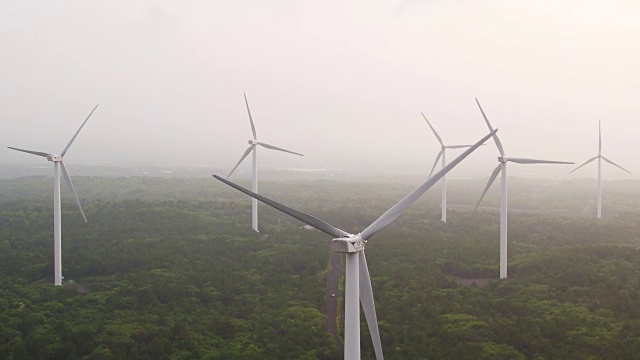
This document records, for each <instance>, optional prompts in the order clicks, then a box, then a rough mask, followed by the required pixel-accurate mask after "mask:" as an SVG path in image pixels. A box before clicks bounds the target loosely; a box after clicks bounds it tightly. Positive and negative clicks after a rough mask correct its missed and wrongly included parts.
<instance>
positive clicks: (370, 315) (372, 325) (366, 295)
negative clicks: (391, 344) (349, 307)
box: [358, 251, 384, 360]
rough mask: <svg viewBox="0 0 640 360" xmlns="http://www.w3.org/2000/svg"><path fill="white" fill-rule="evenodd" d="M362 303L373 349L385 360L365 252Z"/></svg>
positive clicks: (361, 274)
mask: <svg viewBox="0 0 640 360" xmlns="http://www.w3.org/2000/svg"><path fill="white" fill-rule="evenodd" d="M358 256H360V261H359V263H360V276H359V277H360V303H361V304H362V311H363V312H364V317H365V319H366V320H367V326H368V327H369V334H371V341H372V342H373V349H374V350H375V353H376V359H377V360H383V359H384V355H383V354H382V342H381V341H380V331H379V330H378V317H377V316H376V307H375V305H374V303H373V289H372V288H371V278H370V277H369V267H368V266H367V258H366V257H365V256H364V251H360V253H359V255H358Z"/></svg>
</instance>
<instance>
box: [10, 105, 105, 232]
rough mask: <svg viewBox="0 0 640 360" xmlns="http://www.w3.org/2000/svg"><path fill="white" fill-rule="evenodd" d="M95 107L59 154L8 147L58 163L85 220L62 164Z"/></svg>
mask: <svg viewBox="0 0 640 360" xmlns="http://www.w3.org/2000/svg"><path fill="white" fill-rule="evenodd" d="M97 108H98V105H96V106H95V107H94V108H93V110H91V112H90V113H89V115H87V117H86V119H84V121H83V122H82V125H80V127H79V128H78V130H77V131H76V132H75V134H73V137H71V140H69V143H67V146H65V147H64V149H63V150H62V152H61V153H60V155H56V154H50V153H45V152H41V151H33V150H25V149H19V148H15V147H11V146H9V147H8V148H9V149H11V150H16V151H21V152H24V153H27V154H32V155H36V156H41V157H44V158H46V159H47V160H49V161H51V162H54V163H60V167H61V169H62V175H63V176H64V178H65V180H66V182H67V184H68V185H69V188H70V189H71V192H72V193H73V196H74V198H75V201H76V205H77V206H78V209H79V210H80V214H81V215H82V218H83V219H84V221H85V222H87V217H86V216H85V214H84V210H82V205H80V199H79V198H78V193H77V192H76V189H75V187H74V186H73V182H72V181H71V175H69V170H67V167H66V166H65V164H64V161H63V158H64V156H65V155H66V153H67V151H68V150H69V148H70V147H71V144H73V142H74V141H75V140H76V137H77V136H78V134H79V133H80V130H82V128H83V127H84V125H85V124H86V123H87V121H89V118H90V117H91V115H93V112H94V111H96V109H97Z"/></svg>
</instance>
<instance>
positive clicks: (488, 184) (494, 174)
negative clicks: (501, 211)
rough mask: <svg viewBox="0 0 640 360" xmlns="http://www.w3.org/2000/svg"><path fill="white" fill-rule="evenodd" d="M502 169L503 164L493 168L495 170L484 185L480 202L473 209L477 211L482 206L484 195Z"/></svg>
mask: <svg viewBox="0 0 640 360" xmlns="http://www.w3.org/2000/svg"><path fill="white" fill-rule="evenodd" d="M500 170H502V164H498V166H497V167H496V168H495V169H493V172H492V173H491V176H490V177H489V182H487V186H485V187H484V191H483V192H482V195H481V196H480V200H478V203H477V204H476V207H475V208H473V211H476V210H477V209H478V206H480V203H481V202H482V199H484V196H485V195H486V194H487V191H489V188H490V187H491V185H492V184H493V182H494V181H495V180H496V178H497V177H498V174H500Z"/></svg>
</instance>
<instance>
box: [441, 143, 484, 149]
mask: <svg viewBox="0 0 640 360" xmlns="http://www.w3.org/2000/svg"><path fill="white" fill-rule="evenodd" d="M484 145H486V144H482V145H481V146H484ZM472 146H473V145H449V146H445V147H446V148H447V149H462V148H468V147H472Z"/></svg>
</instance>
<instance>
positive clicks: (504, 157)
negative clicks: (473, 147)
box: [498, 156, 509, 163]
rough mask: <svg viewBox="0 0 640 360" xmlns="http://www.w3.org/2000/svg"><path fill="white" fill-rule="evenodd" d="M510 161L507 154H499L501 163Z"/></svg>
mask: <svg viewBox="0 0 640 360" xmlns="http://www.w3.org/2000/svg"><path fill="white" fill-rule="evenodd" d="M508 161H509V158H508V157H506V156H498V162H501V163H507V162H508Z"/></svg>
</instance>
